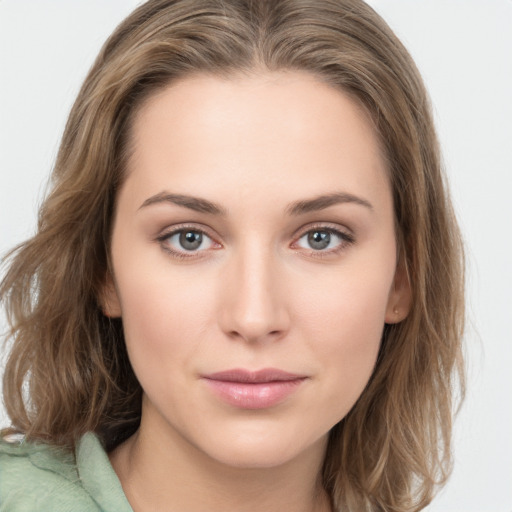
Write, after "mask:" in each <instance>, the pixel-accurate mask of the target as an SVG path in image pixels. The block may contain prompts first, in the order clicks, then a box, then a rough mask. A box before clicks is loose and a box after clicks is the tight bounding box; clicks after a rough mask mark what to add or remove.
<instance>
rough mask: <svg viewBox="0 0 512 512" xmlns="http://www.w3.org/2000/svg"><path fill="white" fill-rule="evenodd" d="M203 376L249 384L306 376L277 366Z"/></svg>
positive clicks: (233, 370)
mask: <svg viewBox="0 0 512 512" xmlns="http://www.w3.org/2000/svg"><path fill="white" fill-rule="evenodd" d="M203 378H205V379H210V380H218V381H223V382H244V383H248V384H260V383H265V382H285V381H291V380H298V379H304V378H306V376H305V375H299V374H296V373H290V372H286V371H284V370H279V369H277V368H264V369H262V370H256V371H252V370H245V369H242V368H234V369H232V370H224V371H221V372H215V373H210V374H208V375H203Z"/></svg>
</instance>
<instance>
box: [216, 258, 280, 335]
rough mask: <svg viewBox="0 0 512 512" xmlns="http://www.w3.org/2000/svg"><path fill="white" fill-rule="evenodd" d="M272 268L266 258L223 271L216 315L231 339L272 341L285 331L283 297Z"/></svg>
mask: <svg viewBox="0 0 512 512" xmlns="http://www.w3.org/2000/svg"><path fill="white" fill-rule="evenodd" d="M278 274H279V272H278V269H277V268H276V265H275V264H273V263H272V262H271V261H269V259H268V258H263V257H260V258H252V260H249V259H244V260H242V261H241V262H240V263H239V264H237V265H234V266H233V267H231V268H230V271H229V272H226V275H225V280H224V282H223V291H222V293H221V306H220V307H221V311H220V314H219V319H220V324H221V325H220V326H221V329H222V330H223V331H224V332H225V333H226V335H227V336H229V337H230V338H231V339H238V340H243V341H246V342H251V343H254V342H262V341H276V340H278V339H280V338H281V337H283V336H284V335H285V333H286V332H287V331H288V328H289V315H288V312H287V305H286V298H285V294H284V293H283V289H282V284H283V283H282V279H279V278H278V277H277V276H278Z"/></svg>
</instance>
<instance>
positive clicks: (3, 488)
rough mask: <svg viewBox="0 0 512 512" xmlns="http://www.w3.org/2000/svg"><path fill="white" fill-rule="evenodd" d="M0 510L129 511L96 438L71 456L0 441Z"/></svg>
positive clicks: (36, 445)
mask: <svg viewBox="0 0 512 512" xmlns="http://www.w3.org/2000/svg"><path fill="white" fill-rule="evenodd" d="M0 512H133V511H132V508H131V507H130V504H129V503H128V500H127V499H126V496H125V495H124V493H123V489H122V487H121V483H120V482H119V479H118V478H117V475H116V473H115V472H114V469H113V468H112V466H111V464H110V461H109V459H108V456H107V454H106V452H105V450H104V449H103V447H102V446H101V443H100V441H99V439H98V438H97V437H96V436H95V435H94V434H92V433H88V434H85V435H84V436H83V437H82V438H81V439H80V441H79V443H78V445H77V449H76V461H75V457H74V456H73V454H71V453H69V452H65V451H64V450H62V449H59V448H55V447H53V446H50V445H47V444H43V443H40V444H39V443H25V442H23V441H22V442H12V443H10V442H7V441H5V440H1V439H0Z"/></svg>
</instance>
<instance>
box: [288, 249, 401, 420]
mask: <svg viewBox="0 0 512 512" xmlns="http://www.w3.org/2000/svg"><path fill="white" fill-rule="evenodd" d="M391 261H392V258H391ZM392 280H393V267H392V266H391V265H387V268H374V269H373V270H371V268H370V267H369V266H368V265H362V266H361V267H358V268H355V267H354V268H351V269H350V271H348V272H345V271H343V272H341V271H340V272H339V274H338V275H331V277H330V280H329V281H326V282H324V283H322V282H321V280H319V281H317V282H316V285H313V284H312V283H310V286H309V290H310V291H309V293H308V295H307V297H304V294H302V297H303V298H302V300H300V302H298V303H297V311H298V313H299V314H298V316H297V323H298V324H300V325H302V330H303V332H304V335H305V339H306V340H308V344H309V350H310V352H311V353H314V355H315V358H316V360H317V362H318V364H319V365H321V372H322V374H323V376H324V379H323V380H322V393H320V395H322V394H323V396H325V397H326V403H324V404H323V405H324V407H325V409H326V410H330V411H331V413H330V415H331V416H332V417H331V420H332V423H333V424H334V423H337V422H338V421H339V420H340V419H342V418H343V417H344V416H345V415H346V414H347V413H348V412H349V410H350V409H351V408H352V406H353V405H354V403H355V402H356V401H357V399H358V398H359V396H360V394H361V393H362V391H363V390H364V388H365V386H366V384H367V383H368V380H369V379H370V377H371V374H372V372H373V369H374V367H375V363H376V360H377V356H378V352H379V348H380V343H381V339H382V332H383V328H384V323H385V314H386V306H387V300H388V295H389V290H390V287H391V285H392ZM294 295H295V296H296V297H301V294H299V293H297V292H296V293H295V294H294Z"/></svg>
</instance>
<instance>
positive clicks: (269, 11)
mask: <svg viewBox="0 0 512 512" xmlns="http://www.w3.org/2000/svg"><path fill="white" fill-rule="evenodd" d="M258 69H266V70H270V71H273V70H285V69H288V70H302V71H307V72H310V73H312V74H313V75H315V76H316V77H317V78H319V79H321V80H323V81H325V82H326V83H328V84H330V85H332V86H333V87H336V88H339V89H341V90H343V91H345V92H348V93H349V94H351V95H352V97H354V98H356V100H357V101H359V102H360V103H361V104H362V105H363V106H364V107H365V109H366V110H367V111H368V112H369V114H370V116H371V118H372V119H373V122H374V124H375V128H376V130H377V132H378V133H379V135H380V138H381V141H382V144H383V147H384V149H385V154H386V157H387V159H388V167H389V176H390V181H391V184H392V189H393V196H394V197H393V198H394V208H395V222H396V228H397V238H398V244H399V249H400V259H401V262H402V264H403V265H405V268H406V269H407V274H408V276H409V279H410V283H411V287H412V293H413V300H412V308H411V311H410V314H409V315H408V317H407V318H406V319H405V320H404V321H403V322H401V323H399V324H396V325H386V326H385V328H384V333H383V339H382V346H381V350H380V354H379V358H378V362H377V365H376V368H375V372H374V374H373V376H372V378H371V380H370V382H369V383H368V385H367V388H366V389H365V391H364V392H363V394H362V396H361V397H360V399H359V400H358V402H357V403H356V405H355V406H354V407H353V409H352V410H351V411H350V413H349V414H348V415H347V416H346V417H345V418H344V419H343V420H342V421H341V422H340V423H339V424H338V425H336V427H334V428H333V430H332V431H331V434H330V440H329V446H328V451H327V456H326V460H325V464H324V469H323V482H324V486H325V488H326V489H327V491H328V492H329V493H330V495H331V498H332V500H333V503H334V505H335V508H336V509H337V510H338V509H339V510H341V509H343V510H346V511H353V512H355V511H357V512H362V511H368V512H369V511H378V510H385V511H395V512H403V511H416V510H420V509H421V508H423V507H424V506H425V505H426V504H428V503H429V501H430V500H431V499H432V496H433V495H434V492H435V490H436V488H437V486H438V485H440V484H442V483H444V481H445V479H446V478H447V476H448V474H449V472H450V468H451V455H450V439H451V418H452V415H453V410H454V400H453V397H456V398H461V397H462V396H463V393H464V371H463V364H462V356H461V337H462V330H463V320H464V311H463V260H462V246H461V241H460V235H459V231H458V228H457V224H456V222H455V220H454V215H453V212H452V207H451V203H450V200H449V197H448V193H447V189H446V185H445V181H444V177H443V173H442V169H441V162H440V154H439V148H438V143H437V139H436V134H435V130H434V126H433V121H432V116H431V111H430V105H429V100H428V97H427V94H426V92H425V89H424V86H423V83H422V80H421V78H420V76H419V73H418V71H417V69H416V67H415V65H414V63H413V62H412V60H411V58H410V56H409V54H408V53H407V51H406V50H405V49H404V47H403V46H402V44H401V43H400V42H399V41H398V39H397V38H396V36H395V35H394V34H393V33H392V31H391V30H390V28H389V27H388V26H387V25H386V23H385V22H384V21H383V20H382V19H381V18H380V17H379V16H378V15H377V14H376V13H375V12H374V11H373V10H372V9H371V8H370V7H368V6H367V5H366V4H365V3H364V2H362V1H361V0H149V1H148V2H146V3H145V4H143V5H142V6H141V7H139V8H138V9H137V10H135V11H134V12H133V13H132V14H131V15H130V16H129V17H128V18H127V19H126V20H125V21H124V22H123V23H121V25H120V26H119V27H118V28H117V29H116V31H115V32H114V33H113V35H112V36H111V37H110V38H109V39H108V41H107V42H106V43H105V45H104V47H103V49H102V50H101V52H100V54H99V56H98V57H97V60H96V62H95V63H94V65H93V67H92V69H91V70H90V72H89V74H88V76H87V78H86V80H85V82H84V84H83V87H82V89H81V91H80V93H79V95H78V98H77V100H76V102H75V104H74V106H73V109H72V111H71V113H70V116H69V119H68V122H67V126H66V129H65V132H64V135H63V139H62V143H61V146H60V150H59V153H58V157H57V160H56V164H55V168H54V172H53V175H52V187H51V191H50V193H49V195H48V197H47V199H46V200H45V202H44V204H43V206H42V208H41V210H40V215H39V222H38V230H37V234H36V235H35V236H34V237H33V238H31V239H30V240H28V241H26V242H25V243H23V244H21V245H20V246H19V247H17V248H16V249H14V250H13V251H12V252H11V253H10V255H9V257H8V259H7V260H6V273H5V277H4V279H3V281H2V284H1V287H0V297H1V299H2V301H3V303H4V305H5V309H6V312H7V318H8V321H9V322H10V327H11V329H10V333H9V336H8V338H9V340H10V341H11V342H12V347H11V349H10V356H9V359H8V362H7V366H6V370H5V375H4V381H3V393H4V401H5V405H6V409H7V412H8V414H9V416H10V418H11V421H12V428H13V430H16V431H21V432H23V433H25V435H26V437H27V439H29V440H30V439H34V440H35V439H38V440H44V441H46V442H49V443H55V444H60V445H65V446H68V447H70V448H72V447H73V446H74V444H75V442H76V440H77V439H78V438H79V436H81V435H82V434H83V433H85V432H86V431H94V432H96V433H97V434H98V435H99V436H100V438H101V439H102V440H103V442H104V444H105V446H106V448H107V449H111V448H112V447H114V446H115V445H116V444H118V443H119V442H121V441H122V440H123V439H125V438H127V437H128V436H129V435H130V434H131V433H133V432H134V431H135V430H136V429H137V427H138V423H139V421H140V407H141V388H140V385H139V384H138V382H137V380H136V378H135V376H134V374H133V371H132V369H131V366H130V363H129V360H128V357H127V354H126V350H125V345H124V339H123V330H122V323H121V321H120V320H111V319H108V318H106V317H105V316H104V315H103V314H102V312H101V309H100V307H99V306H98V294H99V291H100V289H101V286H102V284H103V282H104V279H105V276H106V275H107V272H108V266H109V256H108V253H109V236H110V230H111V221H112V212H113V209H114V202H115V199H116V191H117V190H118V188H119V186H120V184H121V183H122V181H123V172H124V168H125V163H126V159H127V158H128V156H129V150H130V144H129V140H130V138H129V132H130V126H131V120H132V118H133V116H134V113H135V112H136V110H137V109H138V108H140V106H141V105H142V104H143V102H144V99H145V98H147V97H148V96H149V95H151V94H153V93H155V91H157V90H158V89H160V88H162V87H165V86H166V85H168V84H169V83H170V82H171V81H173V80H175V79H178V78H181V77H184V76H187V75H190V74H191V73H211V74H215V75H220V76H228V77H229V76H230V74H233V73H235V72H247V73H251V72H255V71H256V72H257V70H258Z"/></svg>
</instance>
